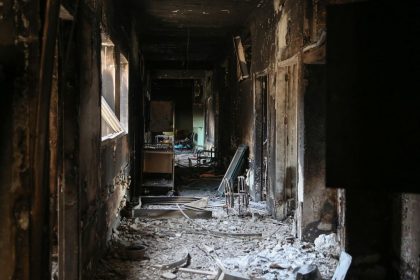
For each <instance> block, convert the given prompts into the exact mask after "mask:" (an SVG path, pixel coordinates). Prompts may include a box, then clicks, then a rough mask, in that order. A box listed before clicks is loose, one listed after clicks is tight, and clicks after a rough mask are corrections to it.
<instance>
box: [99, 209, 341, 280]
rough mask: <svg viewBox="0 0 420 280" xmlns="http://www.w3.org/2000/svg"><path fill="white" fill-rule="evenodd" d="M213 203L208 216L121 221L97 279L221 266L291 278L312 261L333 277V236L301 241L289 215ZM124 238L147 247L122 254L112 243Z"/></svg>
mask: <svg viewBox="0 0 420 280" xmlns="http://www.w3.org/2000/svg"><path fill="white" fill-rule="evenodd" d="M219 204H220V203H219ZM212 205H214V207H213V208H214V214H213V218H212V219H206V220H204V219H195V220H191V219H187V218H177V219H160V220H156V219H139V218H136V219H125V220H122V222H121V225H120V227H119V228H118V231H117V232H115V234H114V237H113V244H114V245H113V246H112V248H111V249H110V252H109V254H108V255H107V256H106V258H105V259H104V260H103V261H102V267H101V268H100V269H99V270H98V272H97V274H96V278H95V279H116V278H117V277H123V279H136V280H139V279H165V278H166V279H214V278H215V276H214V275H211V272H217V271H218V269H219V267H220V266H221V265H223V266H224V268H225V269H226V270H228V271H232V272H238V273H241V274H242V275H245V276H246V277H249V279H295V277H296V271H297V270H298V269H299V268H300V267H302V266H304V265H311V264H314V265H316V266H317V267H318V269H319V271H320V273H321V275H322V277H323V278H324V279H331V277H332V276H333V274H334V270H335V267H336V266H337V263H338V254H339V249H337V245H338V243H336V237H335V235H331V236H321V237H320V238H319V239H317V241H316V245H314V244H311V243H306V242H301V241H299V240H298V239H296V238H295V237H294V236H292V235H291V234H290V233H291V232H292V228H293V223H294V222H293V219H292V218H288V219H287V220H285V221H282V222H279V221H277V220H274V219H271V218H270V217H269V216H267V215H266V214H264V213H263V212H264V211H263V210H262V209H263V207H261V205H255V204H251V211H250V215H249V216H245V217H239V216H237V215H235V214H234V213H230V214H229V215H228V214H226V212H225V211H223V208H222V207H217V202H216V201H210V202H209V207H210V208H211V206H212ZM253 207H254V208H253ZM217 209H218V210H217ZM252 209H254V210H252ZM216 233H217V234H216ZM127 243H136V244H141V245H143V246H145V247H146V252H145V256H144V258H143V259H141V260H127V259H124V258H121V257H120V253H119V251H120V249H119V248H120V247H121V246H118V245H116V244H127ZM337 250H338V251H337ZM337 252H338V254H337ZM185 254H188V255H189V256H190V257H189V259H188V261H186V262H185V263H183V264H182V265H180V266H178V267H175V268H170V269H163V268H165V267H166V268H167V267H168V266H167V264H170V263H174V262H177V261H179V260H180V259H182V258H183V256H185ZM179 267H185V268H188V269H190V270H196V271H204V272H206V273H207V275H205V274H202V275H199V274H195V273H188V272H185V270H187V269H184V271H181V270H182V269H181V268H179ZM174 277H176V278H174Z"/></svg>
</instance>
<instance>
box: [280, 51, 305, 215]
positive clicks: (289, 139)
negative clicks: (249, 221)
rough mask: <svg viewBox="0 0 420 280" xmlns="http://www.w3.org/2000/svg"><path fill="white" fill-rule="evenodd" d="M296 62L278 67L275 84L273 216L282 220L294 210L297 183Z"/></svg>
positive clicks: (283, 63)
mask: <svg viewBox="0 0 420 280" xmlns="http://www.w3.org/2000/svg"><path fill="white" fill-rule="evenodd" d="M299 86H300V59H299V57H293V58H291V59H289V60H287V61H284V62H282V63H280V65H279V67H278V68H277V83H276V197H275V199H276V216H277V217H278V218H284V217H286V216H287V215H288V214H290V213H291V211H292V210H294V209H296V200H297V192H298V181H299V179H298V178H299V175H298V171H299V163H298V149H299V145H298V138H299V135H298V132H299V127H298V126H299V125H298V121H299V118H298V115H299V113H298V98H299V95H300V87H299Z"/></svg>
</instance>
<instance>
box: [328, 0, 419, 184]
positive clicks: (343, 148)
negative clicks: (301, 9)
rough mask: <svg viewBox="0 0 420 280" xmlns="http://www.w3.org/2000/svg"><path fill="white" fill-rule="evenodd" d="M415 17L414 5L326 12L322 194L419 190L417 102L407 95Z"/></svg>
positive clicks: (415, 83) (414, 77)
mask: <svg viewBox="0 0 420 280" xmlns="http://www.w3.org/2000/svg"><path fill="white" fill-rule="evenodd" d="M396 14H398V15H400V16H398V18H394V17H393V15H396ZM419 14H420V4H419V3H418V2H409V4H407V5H397V6H395V5H392V4H391V3H386V4H384V5H383V4H382V3H379V2H376V1H366V2H362V3H357V4H347V5H340V6H332V7H330V9H329V10H328V44H327V61H328V63H327V75H328V107H327V110H328V119H327V122H328V127H327V142H328V148H327V170H328V173H327V180H328V186H329V187H344V188H359V189H377V190H381V191H383V190H385V191H386V190H391V191H410V192H419V191H420V189H419V187H418V185H419V184H418V183H419V177H418V176H417V175H415V174H420V164H419V163H418V161H417V158H419V156H420V148H419V146H418V145H417V143H418V142H419V140H420V134H419V131H420V122H419V121H418V120H419V119H420V116H419V110H418V107H419V106H420V98H419V95H418V94H415V93H414V92H413V89H416V88H419V86H420V84H419V79H418V76H419V74H420V68H419V65H420V64H419V62H420V55H419V52H418V51H417V50H416V48H417V43H416V42H415V40H414V38H413V36H412V35H411V31H410V30H416V29H418V28H419V27H420V17H419ZM391 34H392V35H391ZM389 36H391V38H392V39H390V40H386V42H385V41H384V38H386V37H389ZM384 174H386V176H384Z"/></svg>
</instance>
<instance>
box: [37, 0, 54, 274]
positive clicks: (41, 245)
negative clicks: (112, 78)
mask: <svg viewBox="0 0 420 280" xmlns="http://www.w3.org/2000/svg"><path fill="white" fill-rule="evenodd" d="M59 9H60V0H48V1H45V18H44V24H43V30H42V47H41V60H40V65H39V88H38V96H37V104H36V124H35V131H34V135H35V141H34V146H33V162H32V167H33V171H34V172H33V179H34V181H33V196H32V198H33V200H32V209H31V219H30V220H31V230H30V232H31V237H30V238H31V242H30V247H31V254H30V256H31V257H30V265H31V268H30V270H31V277H33V278H34V279H45V278H48V277H49V276H50V275H49V269H48V268H49V262H48V260H49V244H48V242H49V238H48V231H45V230H44V229H45V227H47V226H48V225H49V223H48V218H47V217H48V194H49V189H48V181H49V178H48V176H49V175H48V174H49V159H48V146H49V143H48V141H49V139H48V134H49V133H48V129H49V128H48V124H49V108H50V98H51V84H52V74H53V67H54V54H55V52H54V49H55V45H56V38H57V27H58V20H59V17H58V16H59Z"/></svg>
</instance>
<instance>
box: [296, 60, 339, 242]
mask: <svg viewBox="0 0 420 280" xmlns="http://www.w3.org/2000/svg"><path fill="white" fill-rule="evenodd" d="M325 71H326V69H325V65H305V81H306V89H305V97H304V99H305V100H304V103H305V170H304V177H305V187H304V200H303V216H302V226H303V238H304V239H305V240H307V241H311V242H313V241H314V239H315V238H316V237H317V236H319V235H320V234H329V233H331V232H336V231H337V223H338V218H337V210H336V209H337V192H336V190H335V189H328V188H327V187H326V178H325V176H326V168H325V149H326V145H325V141H326V119H325V118H326V72H325ZM321 223H322V225H321Z"/></svg>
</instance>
